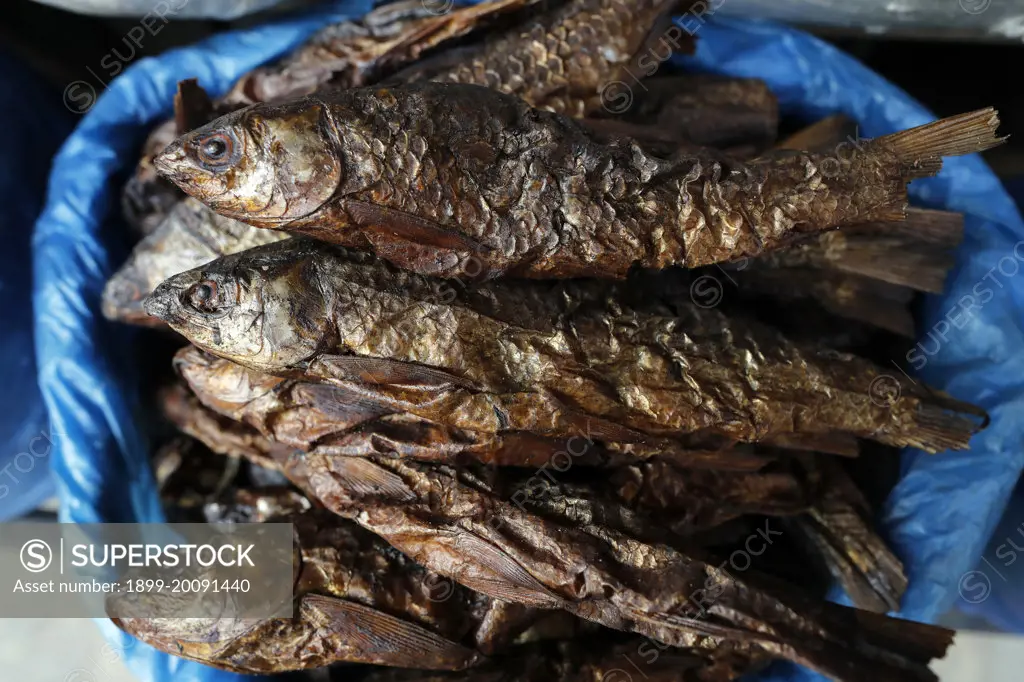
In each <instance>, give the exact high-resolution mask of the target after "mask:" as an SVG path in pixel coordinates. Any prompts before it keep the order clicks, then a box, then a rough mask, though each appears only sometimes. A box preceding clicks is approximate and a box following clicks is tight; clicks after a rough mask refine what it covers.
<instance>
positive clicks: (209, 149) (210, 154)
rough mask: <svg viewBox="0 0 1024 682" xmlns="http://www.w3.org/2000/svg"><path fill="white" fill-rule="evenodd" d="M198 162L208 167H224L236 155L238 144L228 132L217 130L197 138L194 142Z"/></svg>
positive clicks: (234, 158) (230, 163)
mask: <svg viewBox="0 0 1024 682" xmlns="http://www.w3.org/2000/svg"><path fill="white" fill-rule="evenodd" d="M195 149H196V156H197V158H198V160H199V162H200V163H201V164H202V165H203V166H206V167H207V168H210V169H218V168H226V167H228V166H230V165H232V164H233V163H234V162H235V161H236V159H237V156H238V152H239V151H240V150H239V149H238V144H237V142H236V141H235V138H234V136H233V135H232V134H231V133H230V132H225V131H217V132H214V133H210V134H209V135H206V136H204V137H201V138H199V139H198V140H196V142H195Z"/></svg>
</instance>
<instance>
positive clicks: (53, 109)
mask: <svg viewBox="0 0 1024 682" xmlns="http://www.w3.org/2000/svg"><path fill="white" fill-rule="evenodd" d="M72 122H73V119H72V117H71V114H70V112H68V111H67V109H65V108H64V107H63V106H62V104H61V99H60V91H59V90H57V89H56V88H53V87H51V86H49V85H48V84H47V83H46V82H45V81H44V80H43V78H42V77H41V76H39V75H37V74H35V73H33V72H31V71H30V70H29V69H28V68H27V67H26V66H25V65H23V64H22V63H21V62H19V61H18V60H17V59H16V58H14V57H13V56H11V55H9V54H7V53H6V52H3V51H0V130H3V131H4V147H3V152H2V153H0V240H2V241H3V245H4V248H3V250H2V251H0V321H2V322H0V448H2V449H0V521H5V520H7V519H11V518H14V517H17V516H20V515H22V514H24V513H26V512H28V511H31V510H32V509H34V508H36V507H37V506H38V505H39V504H40V503H41V502H42V501H43V500H45V499H47V498H49V497H51V496H52V495H53V492H54V487H53V481H52V479H51V478H50V462H49V455H50V452H51V449H52V447H51V442H52V439H53V436H52V434H51V433H50V429H49V426H48V424H47V423H46V407H45V405H44V404H43V396H42V394H41V393H40V392H39V388H38V385H37V382H36V362H35V358H36V350H35V343H34V341H33V338H32V325H33V320H32V261H31V258H30V246H31V230H30V226H31V225H32V224H33V223H35V221H36V218H38V217H39V212H40V211H41V210H42V208H43V199H44V195H45V193H46V177H47V175H48V174H49V172H50V159H51V157H52V156H53V154H54V153H55V152H56V151H57V148H58V147H59V146H60V143H61V142H63V141H64V138H65V137H66V136H67V134H68V133H70V132H71V126H72Z"/></svg>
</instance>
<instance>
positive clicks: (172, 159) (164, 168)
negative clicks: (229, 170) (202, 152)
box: [153, 142, 206, 194]
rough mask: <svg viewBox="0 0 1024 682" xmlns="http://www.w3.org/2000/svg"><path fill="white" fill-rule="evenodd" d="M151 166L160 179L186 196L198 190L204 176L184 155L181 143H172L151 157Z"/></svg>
mask: <svg viewBox="0 0 1024 682" xmlns="http://www.w3.org/2000/svg"><path fill="white" fill-rule="evenodd" d="M153 166H154V167H155V168H156V172H157V173H159V174H160V176H161V177H164V178H166V179H167V180H170V181H171V182H173V183H174V184H175V185H177V186H178V187H179V188H181V190H182V191H184V192H185V193H186V194H191V193H192V192H193V191H195V190H197V189H199V188H200V185H201V183H202V180H203V178H204V177H206V175H205V174H204V173H203V172H202V171H200V170H198V169H197V168H196V167H195V166H194V165H193V164H192V161H191V160H190V159H189V158H188V155H187V154H186V153H185V147H184V145H183V144H182V143H181V142H173V143H171V144H170V145H168V146H167V148H166V149H164V150H163V151H162V152H160V153H159V154H157V155H156V156H155V157H153Z"/></svg>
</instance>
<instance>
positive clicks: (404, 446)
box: [175, 347, 710, 466]
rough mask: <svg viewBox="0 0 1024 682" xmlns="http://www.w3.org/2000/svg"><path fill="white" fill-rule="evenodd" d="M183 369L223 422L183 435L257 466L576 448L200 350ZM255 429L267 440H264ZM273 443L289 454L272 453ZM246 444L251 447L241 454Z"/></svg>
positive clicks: (198, 425) (202, 424)
mask: <svg viewBox="0 0 1024 682" xmlns="http://www.w3.org/2000/svg"><path fill="white" fill-rule="evenodd" d="M175 365H176V367H177V369H178V372H179V373H180V374H181V375H182V376H183V377H184V378H185V379H186V381H188V383H189V386H190V387H191V388H192V390H193V391H194V392H195V394H196V396H197V397H198V399H199V400H200V401H202V402H203V404H204V405H205V406H206V407H207V408H209V409H210V410H213V411H215V412H216V413H218V415H219V417H220V418H217V417H216V416H213V415H209V414H202V415H195V416H191V417H190V418H187V419H181V418H179V419H176V420H175V421H176V423H178V424H179V426H180V428H184V429H186V430H188V431H189V432H190V433H193V434H200V435H203V436H204V437H203V440H204V442H212V443H214V446H215V449H216V450H217V451H218V452H228V453H230V452H239V451H241V452H245V453H246V454H245V455H244V456H246V457H247V458H249V459H253V460H254V461H262V458H263V455H264V452H265V451H266V450H268V449H270V450H272V451H273V452H275V453H277V452H278V451H279V450H282V449H283V450H289V449H290V448H295V449H298V450H301V451H303V452H310V453H315V454H323V455H327V456H333V457H365V456H368V455H372V454H381V455H385V456H399V457H408V458H410V459H416V460H420V461H436V462H443V463H451V464H454V463H457V462H460V461H469V460H476V461H480V462H483V463H487V464H497V465H512V466H542V465H544V464H545V463H547V462H548V461H550V459H551V458H552V457H554V456H556V455H557V454H559V453H561V454H562V455H563V456H564V455H565V452H566V449H567V448H568V447H569V446H570V444H569V443H567V442H566V441H564V440H561V441H559V440H555V439H546V438H543V437H540V436H536V435H534V434H530V433H503V434H496V433H481V432H473V431H467V430H465V429H458V428H452V427H447V426H444V425H442V424H438V423H436V422H432V421H430V420H427V419H423V418H420V417H416V416H415V415H412V414H403V413H395V412H393V409H394V408H393V407H391V406H389V405H388V404H387V403H384V402H378V401H375V400H374V399H373V396H372V394H370V393H368V392H366V391H356V390H348V389H346V388H344V387H340V386H332V385H330V384H322V383H312V382H301V381H296V380H293V379H281V378H279V377H274V376H270V375H265V374H260V373H258V372H256V371H254V370H250V369H246V368H245V367H242V366H241V365H237V364H235V363H233V362H230V361H228V360H224V359H221V358H217V357H216V356H211V355H208V354H206V353H203V352H202V351H199V350H198V349H196V348H194V347H189V348H185V349H182V351H181V352H179V353H178V355H177V356H176V359H175ZM224 419H226V420H227V422H228V423H227V424H224ZM240 422H241V423H242V424H244V425H246V427H247V428H245V429H239V428H232V427H231V425H232V424H234V425H239V426H241V424H239V423H240ZM207 424H216V425H221V426H222V427H223V428H221V429H219V430H218V429H215V428H211V427H206V425H207ZM250 428H252V429H255V430H256V431H257V432H258V433H259V434H260V435H261V436H262V437H260V438H256V437H255V434H254V433H253V432H252V431H250V430H249V429H250ZM204 431H205V432H207V433H210V435H205V434H204V433H202V432H204ZM271 443H272V444H274V445H276V446H283V448H282V447H276V448H274V447H270V446H269V444H271ZM243 444H244V445H245V446H248V447H239V446H240V445H243ZM218 446H219V447H218ZM286 454H287V453H286ZM638 456H640V455H639V454H633V453H624V454H622V455H619V456H615V455H613V454H611V453H608V452H605V451H604V450H603V449H602V448H600V447H599V446H597V445H596V444H594V445H592V447H588V448H587V450H586V451H583V450H581V451H580V452H579V453H578V454H575V455H574V462H575V463H576V464H580V465H599V464H608V463H611V462H613V461H615V460H624V461H629V460H632V459H635V458H636V457H638ZM709 459H710V458H709Z"/></svg>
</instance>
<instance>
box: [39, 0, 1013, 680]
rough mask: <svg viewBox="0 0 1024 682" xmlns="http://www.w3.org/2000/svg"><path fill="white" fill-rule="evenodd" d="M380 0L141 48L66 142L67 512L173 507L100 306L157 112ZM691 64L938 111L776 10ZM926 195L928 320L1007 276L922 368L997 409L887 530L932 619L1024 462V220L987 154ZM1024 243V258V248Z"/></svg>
mask: <svg viewBox="0 0 1024 682" xmlns="http://www.w3.org/2000/svg"><path fill="white" fill-rule="evenodd" d="M368 9H369V7H368V6H365V5H362V6H360V5H356V4H354V3H341V4H340V5H338V6H336V11H333V12H321V13H320V14H317V15H308V16H307V18H305V19H298V20H294V21H285V22H281V23H280V24H278V25H276V26H273V27H266V28H261V29H255V30H249V31H244V32H239V33H232V34H227V35H223V36H220V37H217V38H215V39H213V40H210V41H207V42H205V43H202V44H200V45H197V46H195V47H192V48H188V49H184V50H176V51H174V52H170V53H168V54H166V55H164V56H162V57H160V58H158V59H155V60H144V61H141V62H139V63H138V64H136V65H134V66H133V67H132V68H130V69H129V70H128V71H127V72H126V73H125V74H124V75H123V76H121V77H120V78H118V79H117V80H115V81H114V82H113V84H112V85H111V89H110V91H109V92H107V93H105V94H104V95H103V97H102V98H100V100H99V101H98V102H97V104H96V106H95V107H94V108H93V109H92V110H91V111H90V112H89V113H88V114H87V115H86V116H85V118H84V120H83V121H82V123H81V124H80V126H79V128H78V129H77V130H76V131H75V133H74V134H73V135H72V137H71V138H70V139H69V140H68V142H67V144H66V145H65V146H64V148H63V150H62V151H61V153H60V155H59V156H58V158H57V160H56V164H55V167H54V171H53V175H52V176H51V185H50V196H49V202H48V205H47V208H46V211H45V213H44V214H43V216H42V217H41V219H40V220H39V223H38V224H37V227H36V235H35V263H36V282H35V287H36V288H35V296H36V310H37V318H36V339H37V347H38V355H39V362H40V366H39V371H40V385H41V387H42V389H43V394H44V397H45V399H46V402H47V406H48V408H49V410H50V414H51V418H52V419H53V420H54V422H55V424H57V425H59V427H60V430H61V432H62V433H63V434H65V438H63V439H62V440H61V442H60V445H59V447H58V448H57V451H56V453H55V456H54V458H53V459H54V462H53V465H54V472H55V474H56V476H57V479H58V490H59V493H60V497H61V518H62V520H64V521H74V522H84V521H97V520H105V521H112V520H117V521H129V520H139V521H153V520H157V519H159V518H160V517H161V512H160V508H159V502H158V500H157V497H156V494H155V492H154V486H153V483H152V480H151V477H150V473H149V470H148V465H147V458H146V456H147V450H146V443H145V439H144V434H141V433H139V432H138V430H137V428H136V426H135V424H136V421H135V420H134V419H133V417H132V411H131V406H132V405H134V404H136V402H135V401H134V400H133V395H134V394H135V390H136V388H137V387H136V386H135V385H134V383H133V382H134V379H135V378H134V376H133V374H132V371H133V366H132V364H131V362H130V361H129V360H128V359H126V358H129V357H130V353H129V352H128V350H129V349H130V343H129V342H130V337H131V331H130V330H129V329H127V328H125V327H121V326H117V325H112V324H108V323H107V322H105V321H104V320H103V318H102V317H101V315H100V313H99V298H100V292H101V290H102V287H103V284H104V281H105V280H106V278H107V277H108V276H109V275H110V274H111V271H112V269H113V267H114V266H115V265H116V264H117V263H118V262H119V261H118V260H116V259H115V257H112V256H111V254H110V253H109V252H108V250H107V248H106V245H107V244H108V243H111V242H112V238H111V231H112V230H113V229H116V225H117V223H118V222H119V221H117V220H116V219H115V218H114V216H113V208H112V207H113V206H114V205H115V204H116V202H114V201H113V197H114V192H116V185H115V183H114V181H113V176H114V175H115V174H117V173H118V172H121V171H124V170H125V169H126V168H128V167H130V166H131V165H132V164H133V163H134V161H135V154H136V151H137V148H138V145H139V144H140V143H141V141H142V138H143V136H144V135H145V132H146V130H147V128H148V126H149V125H150V124H152V123H153V122H154V121H156V120H158V119H160V118H161V117H163V116H166V115H167V114H168V109H169V103H170V102H171V98H172V95H173V92H174V88H175V83H176V81H177V80H179V79H181V78H187V77H198V78H199V82H200V83H201V84H202V85H203V86H204V87H206V88H207V89H208V90H210V91H211V92H212V93H216V94H220V93H221V92H223V91H224V90H225V89H226V88H227V87H228V86H229V85H230V83H231V82H232V81H233V80H234V79H235V78H237V77H238V76H240V75H241V74H242V73H243V72H245V71H246V70H248V69H250V68H252V67H253V66H255V65H256V64H257V63H259V62H263V61H266V60H268V59H271V58H273V57H275V56H277V55H278V54H280V53H281V52H283V51H285V50H287V49H288V48H290V47H292V46H293V45H295V44H296V43H298V42H299V41H300V40H301V39H302V38H303V37H304V36H306V35H307V34H309V33H310V32H311V31H312V30H313V29H314V28H315V27H317V26H319V25H321V24H322V23H323V22H325V21H326V20H328V18H332V19H337V18H338V17H340V16H342V15H344V14H346V13H347V14H351V15H357V14H362V13H363V12H365V11H366V10H368ZM346 10H347V12H346ZM688 26H689V27H692V26H693V21H692V19H691V21H690V22H689V24H688ZM685 63H686V64H687V65H689V66H691V67H693V68H696V69H703V70H713V71H717V72H720V73H726V74H730V75H735V76H756V77H759V78H762V79H764V80H765V81H767V83H768V85H769V86H770V87H771V88H772V90H773V91H775V92H776V93H777V94H778V96H779V99H780V101H781V103H782V107H783V110H784V112H785V113H787V114H793V115H797V116H801V117H804V118H806V119H808V120H811V119H816V118H820V117H822V116H825V115H827V114H831V113H835V112H844V113H846V114H848V115H850V116H852V117H853V118H855V119H857V120H858V121H859V122H860V124H861V132H862V134H863V135H865V136H869V137H872V136H877V135H881V134H885V133H891V132H894V131H896V130H899V129H904V128H908V127H911V126H914V125H918V124H921V123H925V122H927V121H929V120H931V119H932V118H933V117H932V116H931V114H930V113H929V112H928V111H927V110H926V109H924V108H923V107H922V106H921V105H919V104H918V103H916V102H914V101H913V100H912V99H911V98H909V97H908V96H907V95H906V94H905V93H903V92H901V91H900V90H898V89H897V88H895V87H894V86H893V85H891V84H889V83H888V82H886V81H885V80H884V79H882V78H880V77H879V76H877V75H876V74H874V73H872V72H871V71H869V70H868V69H866V68H865V67H864V66H863V65H861V64H859V63H858V62H857V61H855V60H854V59H852V58H851V57H849V56H847V55H844V54H843V53H841V52H839V51H838V50H836V49H834V48H833V47H831V46H829V45H827V44H825V43H823V42H821V41H819V40H817V39H815V38H812V37H810V36H808V35H805V34H803V33H801V32H799V31H796V30H793V29H789V28H785V27H781V26H777V25H773V24H768V23H760V22H751V21H740V20H726V19H719V18H718V17H713V18H711V19H710V20H708V21H707V23H702V24H701V25H700V27H699V41H698V52H697V54H696V56H694V57H692V58H688V59H686V60H685ZM911 194H912V195H913V197H914V199H915V201H916V203H919V204H921V205H925V206H931V207H944V208H948V209H952V210H956V211H962V212H965V213H967V214H968V219H967V223H966V238H965V242H964V244H963V248H962V249H961V253H960V258H959V263H958V266H957V269H956V272H954V273H953V275H952V277H951V278H950V281H949V284H948V291H947V293H946V295H944V296H941V297H933V298H931V299H930V300H929V301H928V302H927V305H926V306H925V309H924V311H923V322H924V325H923V328H924V329H932V328H933V326H934V325H935V324H936V323H938V322H939V321H940V320H942V319H943V318H944V317H945V316H947V314H948V311H949V309H950V306H951V305H955V304H959V303H960V302H961V301H962V299H963V297H964V296H966V295H974V293H973V292H974V290H975V287H976V284H977V283H978V282H982V281H989V279H995V282H990V287H991V288H992V289H995V291H994V292H993V293H992V296H991V297H990V298H989V299H988V300H987V302H986V303H985V304H984V305H982V306H981V308H980V309H977V308H975V309H973V310H972V311H971V317H970V319H969V320H968V321H967V323H965V325H964V326H963V327H962V328H957V329H955V330H953V331H950V330H949V329H945V327H952V325H951V324H949V323H947V324H946V325H945V327H943V328H942V329H943V331H944V335H945V339H944V340H943V342H942V343H940V344H938V345H939V347H938V349H936V350H933V349H932V348H931V347H928V348H926V349H923V350H921V351H920V354H921V355H922V356H924V357H925V358H926V362H925V364H924V365H923V366H921V367H920V368H919V375H920V376H921V377H922V378H923V379H924V380H926V381H928V382H929V383H930V384H932V385H934V386H937V387H939V388H943V389H946V390H948V391H949V392H950V393H952V394H953V395H954V396H956V397H957V398H961V399H964V400H969V401H971V402H975V403H978V404H980V405H982V406H983V407H985V408H986V409H987V410H989V412H990V414H991V416H992V423H991V425H990V426H989V428H988V429H987V430H986V431H985V432H984V433H982V434H981V435H980V436H978V437H976V438H975V439H974V441H973V442H972V445H973V449H972V450H971V451H970V452H968V453H949V454H944V455H938V456H927V455H924V454H923V453H919V452H913V451H912V452H908V453H906V454H905V455H904V476H903V479H902V480H901V482H900V483H899V485H898V487H897V489H896V490H895V491H894V494H893V496H892V499H891V500H890V503H889V505H888V508H887V509H886V510H885V519H884V523H885V526H886V530H887V531H888V533H889V535H890V537H891V538H892V540H893V542H894V544H895V548H896V550H897V552H898V553H899V555H900V556H901V558H902V559H903V561H904V562H905V565H906V567H907V571H908V573H909V576H910V580H911V585H910V589H909V590H908V592H907V595H906V597H905V599H904V608H903V612H904V613H905V614H906V615H908V616H910V617H913V618H916V619H924V620H931V619H934V618H935V617H936V615H938V614H939V613H941V612H942V611H943V610H945V608H946V607H947V606H948V605H949V604H950V602H951V599H952V598H953V597H954V596H955V595H956V583H957V580H958V579H959V578H960V576H961V575H962V574H963V573H964V572H965V571H967V570H969V569H970V568H971V567H972V566H971V564H972V563H973V557H977V556H979V554H980V551H981V548H982V547H983V546H984V543H985V541H986V540H987V539H988V537H989V535H990V534H991V531H992V528H993V526H994V525H995V523H996V521H997V519H998V518H999V514H1000V512H1001V510H1002V507H1003V505H1004V504H1005V501H1006V499H1007V496H1008V495H1009V492H1010V490H1011V489H1012V487H1013V485H1014V482H1015V481H1016V479H1017V476H1018V474H1019V473H1020V469H1021V465H1022V455H1021V452H1020V448H1019V443H1021V442H1022V440H1024V438H1022V436H1024V433H1022V430H1024V429H1022V427H1021V426H1018V425H1017V424H1016V423H1014V419H1013V413H1014V408H1015V407H1019V406H1021V403H1022V395H1021V393H1022V392H1021V381H1022V378H1024V352H1022V351H1024V332H1022V329H1021V323H1020V320H1021V319H1022V316H1021V314H1020V312H1021V301H1022V292H1024V287H1022V286H1021V282H1022V281H1024V279H1022V280H1020V281H1018V280H1014V279H1013V278H1012V277H1003V278H1002V279H998V278H992V277H989V275H991V272H990V271H992V269H993V268H997V267H998V265H999V264H1000V262H1001V260H1000V259H1003V258H1004V257H1006V256H1007V255H1009V256H1010V258H1011V260H1013V261H1014V262H1017V259H1016V258H1014V252H1013V249H1014V247H1015V245H1017V244H1019V243H1021V242H1024V224H1022V222H1021V218H1020V215H1019V214H1018V212H1017V210H1016V208H1015V207H1014V205H1013V203H1012V201H1011V200H1010V198H1009V197H1008V196H1007V194H1006V192H1005V191H1004V190H1003V189H1002V187H1001V186H1000V184H999V182H998V180H997V179H996V178H995V176H994V175H993V174H992V173H991V171H990V170H989V169H988V168H987V166H985V164H984V163H983V162H982V161H981V159H980V158H978V157H967V158H957V159H950V160H948V161H947V164H946V167H945V168H944V170H943V172H942V174H941V175H940V176H939V177H937V178H933V179H928V180H920V181H916V182H915V183H914V184H913V185H912V186H911ZM1018 252H1019V253H1020V257H1021V258H1024V246H1021V248H1019V249H1018ZM1006 268H1007V269H1008V268H1009V264H1007V265H1006ZM997 277H1001V275H997ZM997 284H998V285H1001V286H999V288H998V289H997V288H996V286H997ZM925 351H928V352H927V354H926V353H925ZM915 357H916V356H915ZM908 362H909V361H908ZM902 367H903V369H907V363H904V364H903V365H902ZM896 371H898V369H897V368H895V367H894V369H893V372H896ZM101 627H104V629H105V631H106V632H107V633H108V635H110V636H111V637H114V636H115V635H116V634H117V633H116V632H115V631H114V630H113V628H112V626H110V625H109V624H106V623H102V624H101ZM116 641H119V642H124V641H125V640H124V639H119V640H116ZM123 655H124V658H125V660H126V661H127V663H128V664H129V665H130V666H131V667H132V668H133V669H134V670H135V671H136V673H137V674H138V675H139V676H140V677H141V678H142V679H145V680H151V681H153V682H163V681H164V680H170V679H171V671H174V679H175V680H213V679H218V680H221V679H227V676H225V674H224V673H220V672H216V671H213V670H210V669H206V668H201V667H200V666H198V665H196V664H193V663H185V662H183V661H180V660H177V659H172V658H170V657H168V656H165V655H162V654H158V653H156V652H154V651H153V650H152V649H150V648H149V647H146V646H144V645H141V644H129V645H127V646H126V648H125V649H124V650H123ZM809 677H810V674H809V673H807V672H806V671H801V670H796V669H795V668H793V667H785V666H783V667H779V668H778V670H777V673H776V679H785V680H788V681H790V682H793V681H795V680H798V679H807V678H809Z"/></svg>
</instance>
